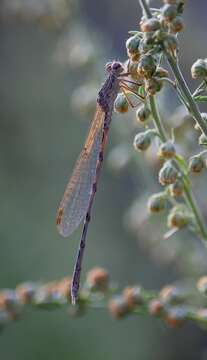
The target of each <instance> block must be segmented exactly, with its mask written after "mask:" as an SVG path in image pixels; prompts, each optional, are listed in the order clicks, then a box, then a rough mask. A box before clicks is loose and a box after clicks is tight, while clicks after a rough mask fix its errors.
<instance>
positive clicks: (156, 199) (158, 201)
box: [147, 192, 167, 213]
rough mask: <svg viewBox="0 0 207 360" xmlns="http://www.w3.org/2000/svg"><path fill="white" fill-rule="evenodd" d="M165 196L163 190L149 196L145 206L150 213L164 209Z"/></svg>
mask: <svg viewBox="0 0 207 360" xmlns="http://www.w3.org/2000/svg"><path fill="white" fill-rule="evenodd" d="M166 204H167V197H166V194H165V193H164V192H161V193H158V194H153V195H152V196H150V198H149V200H148V203H147V207H148V210H149V211H150V212H151V213H157V212H160V211H162V210H165V209H166Z"/></svg>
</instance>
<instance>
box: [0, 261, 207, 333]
mask: <svg viewBox="0 0 207 360" xmlns="http://www.w3.org/2000/svg"><path fill="white" fill-rule="evenodd" d="M70 287H71V278H70V277H65V278H63V279H62V280H59V281H52V282H49V283H46V284H38V283H31V282H26V283H22V284H20V285H18V286H17V287H16V289H14V290H11V289H5V290H1V291H0V327H1V328H3V327H4V326H5V325H7V324H8V323H10V322H12V321H14V320H17V319H18V318H19V317H20V315H21V314H22V312H23V310H24V309H25V308H26V307H27V306H28V305H32V307H31V308H34V307H35V308H37V309H38V308H41V309H46V310H48V309H49V310H55V309H56V308H63V307H64V306H65V305H70ZM197 290H198V292H199V293H200V297H203V296H206V295H207V276H203V277H201V278H200V279H199V280H198V282H197ZM114 291H115V289H114V288H113V292H112V287H110V284H109V274H108V272H107V271H106V270H105V269H103V268H99V267H97V268H94V269H92V270H90V271H89V272H88V274H87V276H86V281H85V283H84V284H83V287H82V289H81V292H80V299H79V300H78V304H77V305H76V307H73V309H72V307H70V312H69V314H71V315H73V316H74V315H76V316H77V315H80V314H84V313H85V310H87V309H88V308H90V307H95V308H98V307H99V304H101V305H102V306H103V304H105V300H107V301H108V299H109V301H108V309H109V312H110V313H111V315H112V316H113V317H114V318H115V319H121V318H124V317H126V316H128V315H133V314H142V315H152V316H154V317H158V318H160V319H162V320H164V321H165V322H166V323H167V324H168V325H170V326H171V327H180V326H181V325H183V324H184V322H186V321H187V320H193V321H194V322H195V323H197V324H198V325H202V326H203V325H205V326H206V325H207V309H206V308H205V307H201V306H200V305H198V301H197V300H198V296H197V297H196V299H197V300H196V305H195V306H193V305H192V304H193V298H194V295H195V294H194V293H195V291H196V288H194V286H193V287H192V286H190V287H189V286H186V285H183V286H181V285H179V286H176V285H168V286H165V287H164V288H162V289H161V291H160V292H158V291H149V290H145V289H144V288H143V287H142V286H140V285H135V286H127V287H126V288H124V289H123V291H122V292H121V293H120V294H117V295H114ZM100 294H101V296H100ZM96 295H97V296H96ZM103 300H104V301H103Z"/></svg>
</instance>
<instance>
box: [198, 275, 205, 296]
mask: <svg viewBox="0 0 207 360" xmlns="http://www.w3.org/2000/svg"><path fill="white" fill-rule="evenodd" d="M197 288H198V290H199V291H200V292H201V293H202V294H204V295H207V276H206V275H205V276H202V277H201V278H200V279H199V280H198V282H197Z"/></svg>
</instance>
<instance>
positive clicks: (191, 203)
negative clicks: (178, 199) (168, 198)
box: [184, 182, 207, 245]
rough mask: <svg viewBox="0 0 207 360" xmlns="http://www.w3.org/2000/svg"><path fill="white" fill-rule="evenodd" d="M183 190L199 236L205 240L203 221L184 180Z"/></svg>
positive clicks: (206, 233) (205, 233)
mask: <svg viewBox="0 0 207 360" xmlns="http://www.w3.org/2000/svg"><path fill="white" fill-rule="evenodd" d="M184 191H185V197H186V200H187V202H188V204H189V206H190V207H191V210H192V212H193V214H194V216H195V219H196V222H197V224H198V227H199V230H200V234H201V237H202V239H203V240H205V241H206V240H207V232H206V229H205V225H204V222H203V219H202V215H201V213H200V210H199V208H198V207H197V206H196V202H195V199H194V196H193V194H192V191H191V189H190V187H189V185H187V184H186V183H185V182H184ZM205 245H206V242H205Z"/></svg>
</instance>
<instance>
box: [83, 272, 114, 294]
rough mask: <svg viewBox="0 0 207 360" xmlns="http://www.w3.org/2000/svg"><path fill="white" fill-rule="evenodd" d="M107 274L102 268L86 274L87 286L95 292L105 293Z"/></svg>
mask: <svg viewBox="0 0 207 360" xmlns="http://www.w3.org/2000/svg"><path fill="white" fill-rule="evenodd" d="M108 282H109V274H108V272H107V271H106V270H105V269H103V268H98V267H97V268H94V269H92V270H90V271H89V272H88V274H87V284H88V285H89V287H90V288H91V289H93V290H95V291H105V290H106V289H107V287H108Z"/></svg>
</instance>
